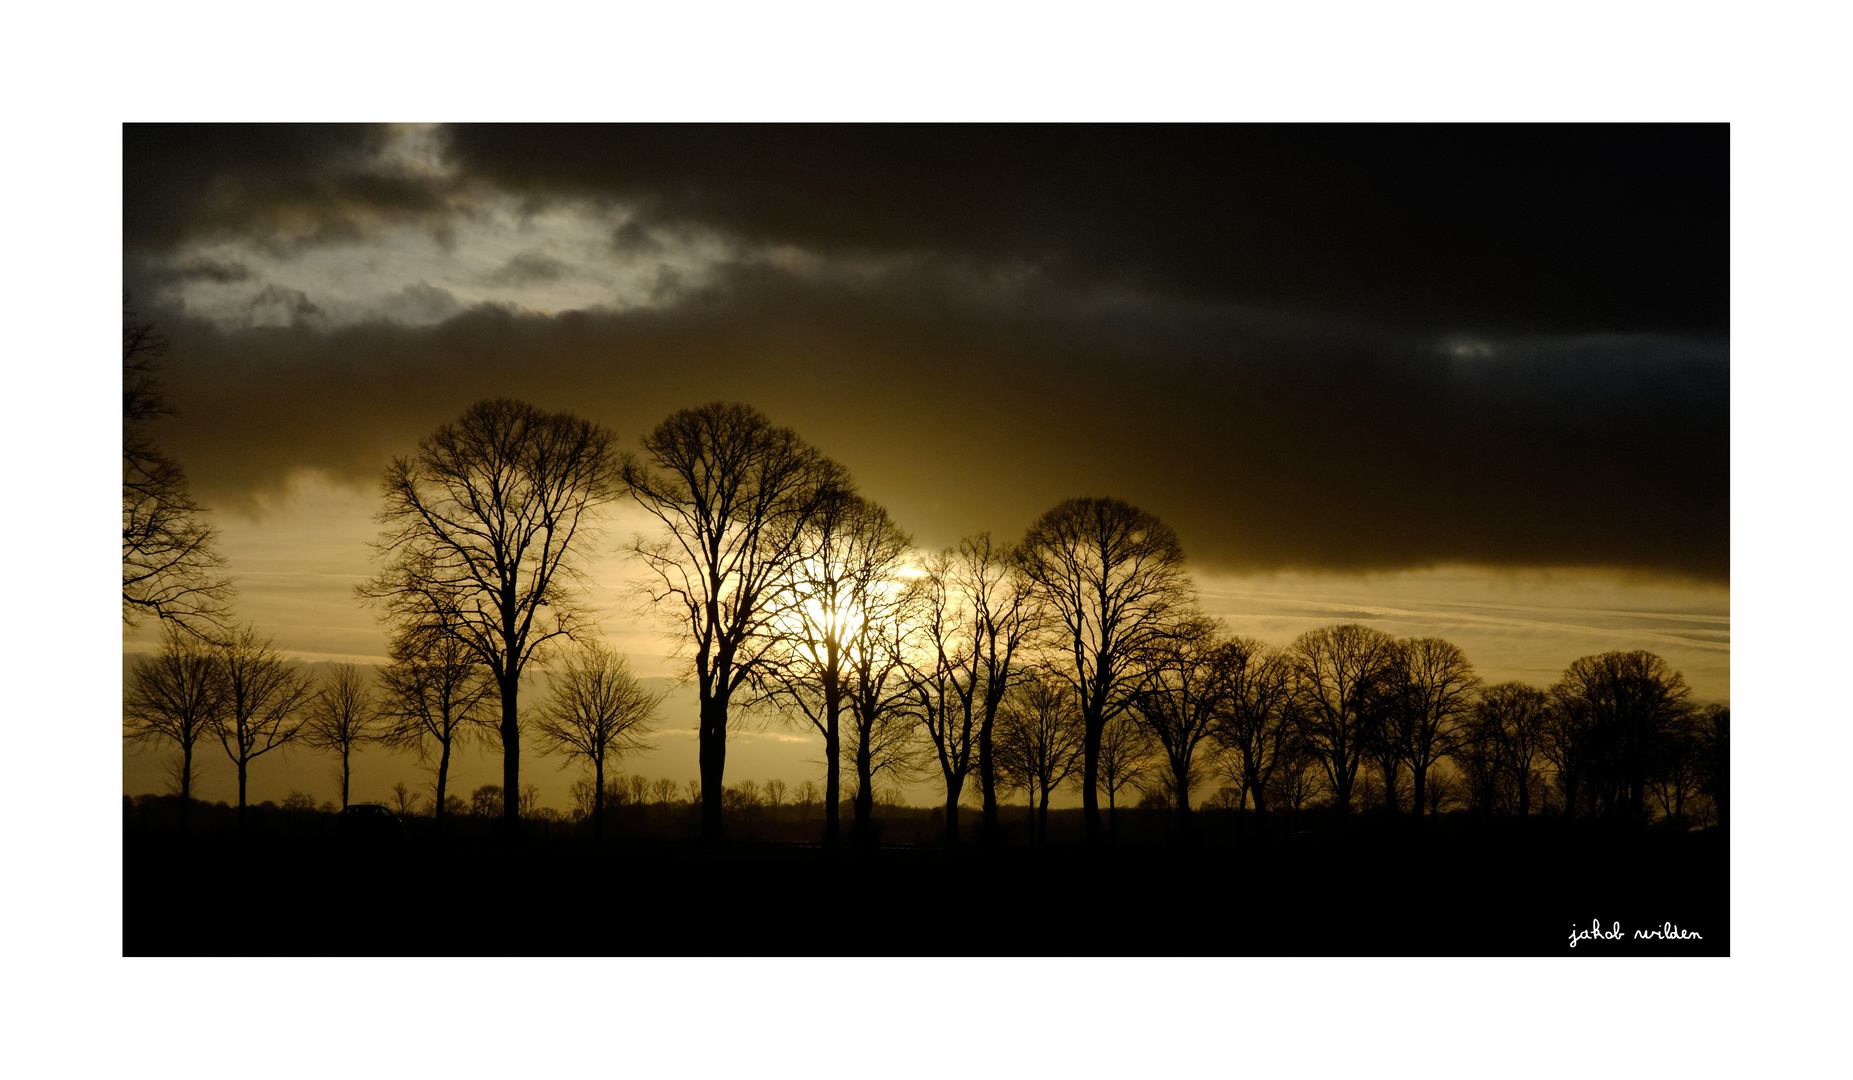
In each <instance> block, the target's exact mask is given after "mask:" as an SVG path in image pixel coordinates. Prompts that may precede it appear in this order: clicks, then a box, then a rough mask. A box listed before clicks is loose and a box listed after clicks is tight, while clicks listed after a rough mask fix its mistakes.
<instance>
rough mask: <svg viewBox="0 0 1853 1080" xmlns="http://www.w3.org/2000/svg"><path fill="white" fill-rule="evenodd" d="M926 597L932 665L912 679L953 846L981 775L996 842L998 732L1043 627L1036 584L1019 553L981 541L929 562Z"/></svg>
mask: <svg viewBox="0 0 1853 1080" xmlns="http://www.w3.org/2000/svg"><path fill="white" fill-rule="evenodd" d="M918 591H919V594H920V597H921V615H920V631H921V633H920V637H921V641H922V647H921V649H920V652H921V653H923V654H924V657H925V658H924V659H923V660H922V661H920V662H918V663H915V664H912V665H910V679H911V681H912V691H913V695H914V702H915V711H916V715H918V716H919V718H920V720H921V723H922V725H923V726H924V727H925V728H926V731H927V734H928V736H929V737H930V738H931V739H932V741H933V747H934V752H935V754H936V756H937V757H938V759H939V766H940V772H941V776H942V777H943V778H944V780H945V785H946V786H945V791H946V803H945V811H944V813H945V815H946V838H947V840H948V841H949V842H953V843H956V842H957V841H958V837H959V802H960V795H961V793H962V792H963V790H964V783H965V779H966V777H967V776H969V775H971V774H972V773H974V772H975V773H976V774H977V776H978V787H979V807H980V811H981V813H982V814H983V828H984V833H985V835H986V836H987V837H990V836H994V835H995V834H996V829H997V776H996V766H995V763H994V762H993V760H992V757H993V744H994V738H995V736H994V728H995V725H996V721H997V709H998V706H999V704H1000V703H1001V702H1002V701H1003V699H1004V694H1005V693H1006V692H1007V691H1008V690H1009V688H1010V686H1011V684H1012V681H1013V680H1014V679H1015V678H1016V676H1017V667H1016V656H1017V653H1018V651H1019V650H1020V649H1021V648H1022V647H1023V646H1024V645H1025V643H1026V642H1027V640H1028V638H1029V636H1030V634H1031V632H1032V631H1033V629H1034V626H1035V621H1034V616H1033V608H1032V605H1031V604H1030V603H1029V602H1028V592H1029V586H1028V580H1027V579H1026V578H1025V577H1024V576H1023V574H1022V572H1021V571H1020V569H1019V568H1018V567H1017V566H1016V556H1015V552H1014V550H1013V549H1011V548H1010V547H1009V546H1008V545H1000V544H995V543H993V542H992V540H991V535H990V534H989V533H980V534H978V535H977V536H972V537H966V538H964V539H962V540H960V541H959V543H958V544H957V545H956V546H954V547H950V548H947V549H945V550H944V551H941V552H939V553H938V554H937V555H935V556H933V557H932V558H931V559H930V560H928V563H927V566H926V574H925V576H924V577H923V578H922V579H921V580H920V582H919V583H918ZM974 737H975V742H974ZM974 753H975V755H976V756H975V758H974Z"/></svg>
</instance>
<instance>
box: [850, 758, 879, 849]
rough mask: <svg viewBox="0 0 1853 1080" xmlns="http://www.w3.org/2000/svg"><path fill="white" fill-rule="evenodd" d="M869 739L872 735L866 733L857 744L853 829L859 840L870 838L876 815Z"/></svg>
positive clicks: (872, 759) (873, 762) (873, 761)
mask: <svg viewBox="0 0 1853 1080" xmlns="http://www.w3.org/2000/svg"><path fill="white" fill-rule="evenodd" d="M869 738H870V733H868V732H864V733H863V736H862V738H861V739H860V740H858V741H857V744H856V820H855V824H854V825H852V826H851V828H852V830H853V831H854V833H855V836H856V838H857V839H858V840H867V839H868V838H869V822H870V820H871V819H872V818H873V817H874V815H875V777H874V771H875V770H874V764H875V760H874V751H873V750H871V749H870V748H869Z"/></svg>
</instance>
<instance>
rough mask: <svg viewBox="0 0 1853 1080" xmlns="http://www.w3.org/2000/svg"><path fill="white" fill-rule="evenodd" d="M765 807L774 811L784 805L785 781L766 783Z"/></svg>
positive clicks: (769, 781)
mask: <svg viewBox="0 0 1853 1080" xmlns="http://www.w3.org/2000/svg"><path fill="white" fill-rule="evenodd" d="M766 805H767V806H769V807H771V808H772V809H774V810H777V809H778V808H779V807H781V806H783V805H785V781H783V780H768V781H766Z"/></svg>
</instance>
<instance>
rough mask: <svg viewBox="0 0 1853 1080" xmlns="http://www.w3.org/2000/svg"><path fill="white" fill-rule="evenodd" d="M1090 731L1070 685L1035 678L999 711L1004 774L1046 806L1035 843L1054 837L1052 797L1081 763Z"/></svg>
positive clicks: (1000, 758)
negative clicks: (1051, 808) (1050, 798)
mask: <svg viewBox="0 0 1853 1080" xmlns="http://www.w3.org/2000/svg"><path fill="white" fill-rule="evenodd" d="M1086 742H1087V730H1086V727H1085V726H1084V722H1083V720H1082V717H1081V712H1080V710H1079V709H1078V708H1076V707H1075V700H1074V691H1073V690H1072V688H1071V687H1070V686H1069V685H1068V683H1067V681H1066V680H1064V679H1060V678H1058V677H1056V676H1053V675H1049V674H1047V673H1034V674H1031V675H1029V676H1028V677H1026V678H1025V679H1024V680H1023V681H1022V682H1020V683H1018V684H1017V685H1015V686H1013V687H1011V689H1010V692H1009V693H1008V694H1006V695H1005V696H1004V703H1003V707H1002V708H1001V709H1000V710H999V712H998V729H997V760H998V770H999V773H1000V774H1001V775H1002V776H1004V777H1005V778H1007V779H1008V780H1010V781H1011V782H1012V783H1013V784H1014V785H1015V786H1019V787H1022V788H1023V789H1024V791H1026V792H1027V793H1028V794H1029V796H1030V802H1031V804H1032V806H1034V805H1035V804H1036V801H1037V799H1038V798H1040V800H1041V805H1040V809H1039V811H1038V813H1037V814H1036V816H1035V819H1034V820H1035V840H1036V842H1037V843H1042V842H1044V841H1046V840H1047V839H1048V835H1049V794H1050V793H1051V792H1053V791H1054V790H1055V789H1056V788H1058V787H1060V786H1061V785H1062V783H1063V782H1064V781H1066V780H1068V779H1069V778H1070V777H1071V776H1072V775H1073V774H1074V770H1075V768H1076V766H1078V765H1079V764H1080V763H1081V759H1082V755H1083V754H1084V752H1085V747H1086Z"/></svg>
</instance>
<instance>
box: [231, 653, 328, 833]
mask: <svg viewBox="0 0 1853 1080" xmlns="http://www.w3.org/2000/svg"><path fill="white" fill-rule="evenodd" d="M217 650H218V659H219V667H220V669H221V670H222V671H223V673H224V679H225V707H224V708H223V709H221V710H219V712H218V713H217V714H216V715H215V717H214V723H213V728H214V733H215V734H216V735H218V737H219V745H221V746H223V747H224V748H225V753H226V756H227V757H230V758H231V759H232V764H233V765H235V766H237V769H238V828H239V829H240V830H243V829H244V827H245V822H246V812H245V787H246V781H247V779H248V776H249V774H250V770H251V762H253V761H255V760H257V759H258V758H259V757H262V756H263V755H265V754H268V753H270V752H271V751H272V750H276V749H278V748H279V747H283V746H287V745H289V744H290V743H292V742H294V741H296V738H297V736H298V735H300V734H301V733H302V725H303V716H302V713H303V708H304V706H306V705H307V704H308V702H309V699H310V696H311V695H312V694H313V693H314V689H313V687H311V685H310V684H309V680H308V679H306V678H304V677H303V675H302V673H301V672H300V671H298V670H296V668H295V666H294V665H292V664H290V663H289V662H288V661H286V660H284V659H283V655H282V654H281V653H279V652H277V651H276V650H275V649H273V648H271V644H270V639H269V638H260V637H258V636H257V630H256V629H255V628H253V627H251V626H245V627H243V628H241V629H239V630H236V631H234V632H233V633H232V635H231V636H230V637H229V638H227V639H226V640H225V641H224V642H223V643H221V644H219V645H218V646H217Z"/></svg>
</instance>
